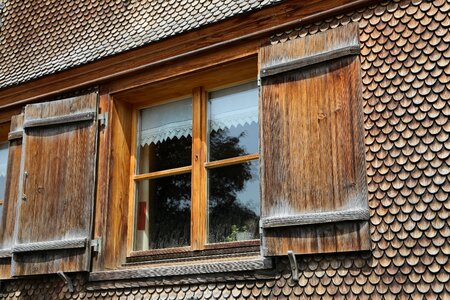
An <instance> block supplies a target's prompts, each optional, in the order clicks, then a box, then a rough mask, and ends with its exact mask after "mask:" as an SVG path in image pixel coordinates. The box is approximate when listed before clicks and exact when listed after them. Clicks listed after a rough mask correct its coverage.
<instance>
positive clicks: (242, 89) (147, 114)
mask: <svg viewBox="0 0 450 300" xmlns="http://www.w3.org/2000/svg"><path fill="white" fill-rule="evenodd" d="M208 120H209V128H210V130H216V131H217V130H219V129H226V128H231V127H233V126H239V125H245V124H251V123H257V122H258V89H257V85H256V82H251V83H247V84H242V85H239V86H235V87H231V88H227V89H222V90H219V91H215V92H211V93H210V95H209V100H208ZM191 135H192V99H191V98H188V99H184V100H180V101H174V102H170V103H166V104H163V105H159V106H155V107H151V108H148V109H145V110H142V111H141V135H140V144H141V146H145V145H146V144H147V145H150V144H152V143H153V144H157V143H159V142H163V141H165V140H167V139H172V138H175V137H176V138H181V137H188V136H191Z"/></svg>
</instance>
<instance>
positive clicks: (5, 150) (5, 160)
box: [0, 143, 8, 200]
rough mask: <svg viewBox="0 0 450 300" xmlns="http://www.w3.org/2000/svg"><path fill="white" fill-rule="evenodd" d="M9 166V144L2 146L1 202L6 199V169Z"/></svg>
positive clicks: (0, 167)
mask: <svg viewBox="0 0 450 300" xmlns="http://www.w3.org/2000/svg"><path fill="white" fill-rule="evenodd" d="M7 165H8V143H2V144H0V200H4V199H5V184H6V182H5V181H6V167H7Z"/></svg>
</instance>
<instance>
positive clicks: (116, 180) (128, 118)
mask: <svg viewBox="0 0 450 300" xmlns="http://www.w3.org/2000/svg"><path fill="white" fill-rule="evenodd" d="M132 116H133V110H132V106H131V105H129V104H128V103H125V102H122V101H116V100H115V99H112V101H111V104H110V124H109V127H108V130H109V131H110V142H109V145H108V148H107V151H108V155H109V156H108V161H107V162H106V164H107V170H108V173H107V177H106V179H105V180H107V182H106V183H105V185H106V186H105V189H106V191H107V198H106V203H105V212H104V213H105V223H104V225H103V233H102V236H103V237H104V238H103V240H104V249H105V250H104V251H102V253H101V256H102V261H103V267H102V268H103V269H116V268H117V267H119V266H120V265H121V264H123V263H125V258H126V255H127V249H128V248H127V247H128V239H129V238H132V236H129V235H128V234H129V230H128V216H129V215H128V213H129V207H128V205H129V191H130V180H131V174H132V173H131V169H130V159H131V153H132V152H131V148H132V144H133V141H132V134H131V132H132V124H133V122H132ZM131 233H132V232H131Z"/></svg>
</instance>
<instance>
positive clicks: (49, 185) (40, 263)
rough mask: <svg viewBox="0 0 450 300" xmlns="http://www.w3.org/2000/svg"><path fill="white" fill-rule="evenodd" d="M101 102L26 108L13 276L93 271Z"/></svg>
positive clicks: (89, 99)
mask: <svg viewBox="0 0 450 300" xmlns="http://www.w3.org/2000/svg"><path fill="white" fill-rule="evenodd" d="M97 98H98V96H97V93H93V94H89V95H85V96H80V97H75V98H69V99H64V100H59V101H54V102H46V103H39V104H33V105H28V106H27V107H26V108H25V119H24V137H23V141H24V143H23V153H22V172H21V180H22V182H21V187H20V197H19V199H20V200H19V208H18V218H17V221H16V238H15V243H14V246H13V248H12V252H13V265H12V275H13V276H23V275H34V274H45V273H56V272H58V271H63V272H74V271H88V270H89V264H90V249H89V247H88V245H89V241H90V239H91V227H92V212H93V201H94V196H95V169H96V149H97V140H96V139H97ZM80 116H81V117H80ZM88 116H89V117H88ZM83 241H84V242H83ZM16 250H17V251H16Z"/></svg>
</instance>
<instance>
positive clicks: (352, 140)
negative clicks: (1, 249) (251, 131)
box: [260, 24, 370, 255]
mask: <svg viewBox="0 0 450 300" xmlns="http://www.w3.org/2000/svg"><path fill="white" fill-rule="evenodd" d="M358 38H359V34H358V27H357V25H356V24H351V25H348V26H345V27H341V28H337V29H333V30H329V31H326V32H323V33H318V34H316V35H313V36H308V37H305V38H303V39H298V40H294V41H289V42H286V43H284V44H278V45H273V46H267V47H264V48H261V50H260V63H261V66H260V72H261V73H260V77H261V105H260V108H261V126H262V128H261V136H262V141H261V152H262V160H261V175H262V176H261V177H262V198H263V199H262V219H261V227H262V229H263V237H262V239H263V241H262V253H263V254H264V255H286V254H287V251H288V250H291V251H293V252H294V253H296V254H304V253H325V252H340V251H356V250H368V249H369V247H370V244H369V230H368V219H369V210H368V196H367V183H366V176H365V157H364V143H363V137H364V135H363V115H362V100H361V92H360V86H361V79H360V61H359V57H358V55H357V54H358V53H359V39H358Z"/></svg>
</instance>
